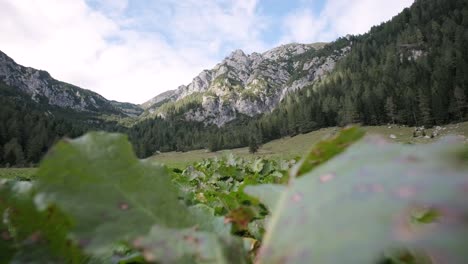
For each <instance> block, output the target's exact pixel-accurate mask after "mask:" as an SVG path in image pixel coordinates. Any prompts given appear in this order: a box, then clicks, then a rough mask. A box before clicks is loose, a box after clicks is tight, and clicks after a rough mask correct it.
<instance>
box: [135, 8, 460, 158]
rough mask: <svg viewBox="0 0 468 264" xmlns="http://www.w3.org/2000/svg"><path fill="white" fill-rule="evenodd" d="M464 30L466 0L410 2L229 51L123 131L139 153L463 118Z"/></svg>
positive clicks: (159, 99) (238, 144) (231, 145)
mask: <svg viewBox="0 0 468 264" xmlns="http://www.w3.org/2000/svg"><path fill="white" fill-rule="evenodd" d="M466 32H468V1H466V0H416V1H415V2H414V4H413V5H412V6H411V7H410V8H406V9H404V10H403V11H402V12H401V13H400V14H398V15H397V16H395V17H393V18H392V19H391V20H390V21H388V22H386V23H382V24H381V25H378V26H374V27H372V28H371V29H370V31H369V32H368V33H366V34H363V35H359V36H346V37H343V38H339V39H338V40H336V41H334V42H331V43H329V44H326V45H321V46H319V47H311V46H308V45H301V44H292V45H288V46H283V47H279V48H277V49H274V50H272V51H269V52H266V53H263V54H256V53H254V54H250V55H246V54H244V53H243V52H241V51H236V52H234V53H232V54H231V55H230V56H229V57H227V58H226V59H225V60H223V61H222V62H221V63H220V64H218V65H217V66H216V67H215V68H214V69H212V70H207V71H204V72H202V73H201V74H200V75H199V76H198V77H196V78H195V79H194V81H193V82H192V83H191V84H189V85H186V86H181V87H180V88H179V89H177V90H175V91H171V92H168V93H166V94H164V95H161V96H159V97H157V98H156V100H155V101H154V102H155V103H156V104H153V107H151V106H148V105H151V103H148V104H147V105H146V106H145V107H146V110H145V113H144V114H143V116H145V115H146V116H156V117H157V118H155V119H146V120H143V121H141V122H140V123H138V124H136V125H135V126H134V127H133V128H132V129H131V130H130V132H129V133H130V136H131V138H132V140H133V141H134V143H135V146H136V149H137V151H138V153H139V155H140V156H148V155H152V154H153V153H154V152H155V151H167V150H181V151H184V150H189V149H196V148H203V147H206V148H209V149H210V150H218V149H227V148H236V147H244V146H247V145H249V143H250V142H268V141H270V140H273V139H278V138H281V137H285V136H294V135H297V134H299V133H306V132H309V131H313V130H316V129H320V128H323V127H331V126H345V125H347V124H352V123H361V124H363V125H382V124H395V123H397V124H399V125H408V126H426V127H431V126H435V125H443V124H447V123H451V122H460V121H465V120H468V99H467V98H468V49H467V48H466V43H468V34H467V33H466ZM271 109H273V110H271ZM270 111H271V112H270ZM262 112H263V113H262ZM257 113H260V114H258V115H255V114H257ZM253 115H254V116H253ZM251 116H252V117H251ZM196 121H202V122H203V123H201V124H203V125H202V126H200V122H196Z"/></svg>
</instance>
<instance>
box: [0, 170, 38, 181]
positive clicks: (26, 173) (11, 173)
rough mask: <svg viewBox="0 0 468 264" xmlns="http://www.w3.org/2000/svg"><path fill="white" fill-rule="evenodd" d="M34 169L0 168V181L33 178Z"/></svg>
mask: <svg viewBox="0 0 468 264" xmlns="http://www.w3.org/2000/svg"><path fill="white" fill-rule="evenodd" d="M35 172H36V169H34V168H25V169H20V168H0V179H2V178H3V179H15V178H27V179H30V178H32V177H33V175H34V173H35Z"/></svg>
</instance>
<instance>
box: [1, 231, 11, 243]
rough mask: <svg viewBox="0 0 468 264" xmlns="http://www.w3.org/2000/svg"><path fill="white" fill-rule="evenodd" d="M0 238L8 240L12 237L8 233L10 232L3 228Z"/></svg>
mask: <svg viewBox="0 0 468 264" xmlns="http://www.w3.org/2000/svg"><path fill="white" fill-rule="evenodd" d="M1 238H2V239H3V240H6V241H8V240H10V239H11V238H12V237H11V235H10V232H8V231H7V230H5V231H3V232H2V233H1Z"/></svg>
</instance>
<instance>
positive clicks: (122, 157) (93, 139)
mask: <svg viewBox="0 0 468 264" xmlns="http://www.w3.org/2000/svg"><path fill="white" fill-rule="evenodd" d="M37 181H38V184H37V185H38V186H37V189H38V191H39V193H38V195H37V196H36V200H37V201H38V202H39V204H46V205H49V204H55V205H57V206H58V208H60V209H61V210H62V211H63V212H64V213H66V214H67V215H69V216H70V219H72V220H73V222H72V225H73V228H72V232H71V234H72V237H73V238H74V239H76V240H77V241H78V244H79V245H80V246H82V247H84V248H85V250H86V251H87V252H89V253H93V254H95V255H98V256H106V255H108V254H109V252H110V251H111V249H112V245H113V244H114V243H117V242H119V241H122V242H125V241H127V242H132V241H133V240H134V239H135V238H136V237H138V236H142V235H145V234H147V233H148V232H149V231H150V228H151V227H152V226H153V225H158V226H162V227H165V228H166V227H167V228H186V227H190V226H193V225H194V222H193V221H192V219H191V218H190V212H189V211H188V210H187V208H185V207H184V206H183V205H181V204H180V202H179V201H178V198H177V194H176V190H175V189H174V188H173V187H172V184H171V182H170V178H169V176H168V175H167V174H166V171H165V169H164V168H163V167H161V166H158V165H154V164H152V163H150V162H148V161H141V160H138V159H137V158H136V156H135V155H134V154H133V151H132V148H131V145H130V143H129V142H128V141H127V139H126V137H125V136H123V135H120V134H107V133H102V132H94V133H89V134H87V135H85V136H83V137H81V138H78V139H75V140H66V141H61V142H59V143H58V144H57V145H56V146H55V147H54V148H53V149H52V150H51V151H50V152H49V154H48V155H47V156H46V157H45V159H44V160H43V161H42V163H41V166H40V168H39V170H38V172H37Z"/></svg>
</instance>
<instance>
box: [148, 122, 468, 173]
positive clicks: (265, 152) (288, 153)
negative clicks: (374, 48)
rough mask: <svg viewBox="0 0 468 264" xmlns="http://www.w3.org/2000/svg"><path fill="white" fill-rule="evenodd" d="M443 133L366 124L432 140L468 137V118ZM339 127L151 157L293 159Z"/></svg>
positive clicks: (170, 160)
mask: <svg viewBox="0 0 468 264" xmlns="http://www.w3.org/2000/svg"><path fill="white" fill-rule="evenodd" d="M441 128H442V129H441V130H440V132H439V133H440V135H439V136H438V137H436V138H434V139H431V138H429V139H428V138H424V137H418V138H414V137H413V131H414V127H406V126H398V125H392V126H371V127H364V129H365V130H366V131H367V133H368V134H379V135H383V136H384V137H385V138H387V139H388V140H390V141H396V142H400V143H405V144H419V143H430V142H434V141H436V140H438V139H439V138H440V137H441V136H446V135H461V136H465V137H468V122H464V123H458V124H450V125H445V126H442V127H441ZM433 130H434V129H427V130H426V133H427V135H431V132H432V131H433ZM336 131H338V128H335V127H333V128H324V129H320V130H317V131H313V132H310V133H307V134H301V135H298V136H295V137H287V138H282V139H277V140H273V141H271V142H268V143H266V144H264V145H263V146H262V147H261V148H260V149H259V151H258V153H256V154H250V153H249V150H248V148H239V149H232V150H222V151H218V152H209V151H208V150H194V151H188V152H166V153H161V154H158V155H155V156H153V157H151V159H152V160H155V161H157V162H160V163H163V164H166V165H167V166H169V167H174V168H184V167H186V166H187V165H189V164H192V163H194V162H197V161H201V160H203V159H206V158H214V157H219V156H222V155H226V154H227V153H233V154H234V155H236V156H239V157H245V158H254V157H258V156H260V157H265V158H281V159H292V158H295V157H300V156H302V155H303V154H304V153H306V152H307V151H308V150H309V149H310V148H312V146H313V145H314V144H315V143H316V142H317V141H319V140H321V139H323V138H324V137H327V136H330V135H333V134H334V133H335V132H336Z"/></svg>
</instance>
